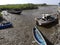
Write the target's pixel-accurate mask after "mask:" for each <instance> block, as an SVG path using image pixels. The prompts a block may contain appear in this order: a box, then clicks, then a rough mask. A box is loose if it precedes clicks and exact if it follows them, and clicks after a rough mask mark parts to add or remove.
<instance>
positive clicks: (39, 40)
mask: <svg viewBox="0 0 60 45" xmlns="http://www.w3.org/2000/svg"><path fill="white" fill-rule="evenodd" d="M33 37H34V39H35V41H36V42H37V43H38V44H39V45H47V44H46V41H45V40H44V38H43V36H42V34H41V33H40V32H39V31H38V29H37V28H36V27H35V28H34V29H33Z"/></svg>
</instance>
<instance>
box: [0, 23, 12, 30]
mask: <svg viewBox="0 0 60 45" xmlns="http://www.w3.org/2000/svg"><path fill="white" fill-rule="evenodd" d="M10 27H12V23H11V22H6V23H1V24H0V29H6V28H10Z"/></svg>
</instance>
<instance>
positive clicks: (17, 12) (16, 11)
mask: <svg viewBox="0 0 60 45" xmlns="http://www.w3.org/2000/svg"><path fill="white" fill-rule="evenodd" d="M8 12H9V13H12V14H21V12H22V10H8Z"/></svg>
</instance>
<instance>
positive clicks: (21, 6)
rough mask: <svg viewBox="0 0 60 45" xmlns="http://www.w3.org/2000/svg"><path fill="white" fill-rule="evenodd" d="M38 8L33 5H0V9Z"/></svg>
mask: <svg viewBox="0 0 60 45" xmlns="http://www.w3.org/2000/svg"><path fill="white" fill-rule="evenodd" d="M36 8H38V7H37V6H36V5H34V4H11V5H0V9H22V10H24V9H36Z"/></svg>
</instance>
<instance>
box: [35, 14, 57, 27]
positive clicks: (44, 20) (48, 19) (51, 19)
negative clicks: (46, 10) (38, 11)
mask: <svg viewBox="0 0 60 45" xmlns="http://www.w3.org/2000/svg"><path fill="white" fill-rule="evenodd" d="M35 20H36V25H39V26H47V25H50V24H52V23H56V24H58V17H57V15H55V16H54V15H53V14H43V15H42V17H38V18H35Z"/></svg>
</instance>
